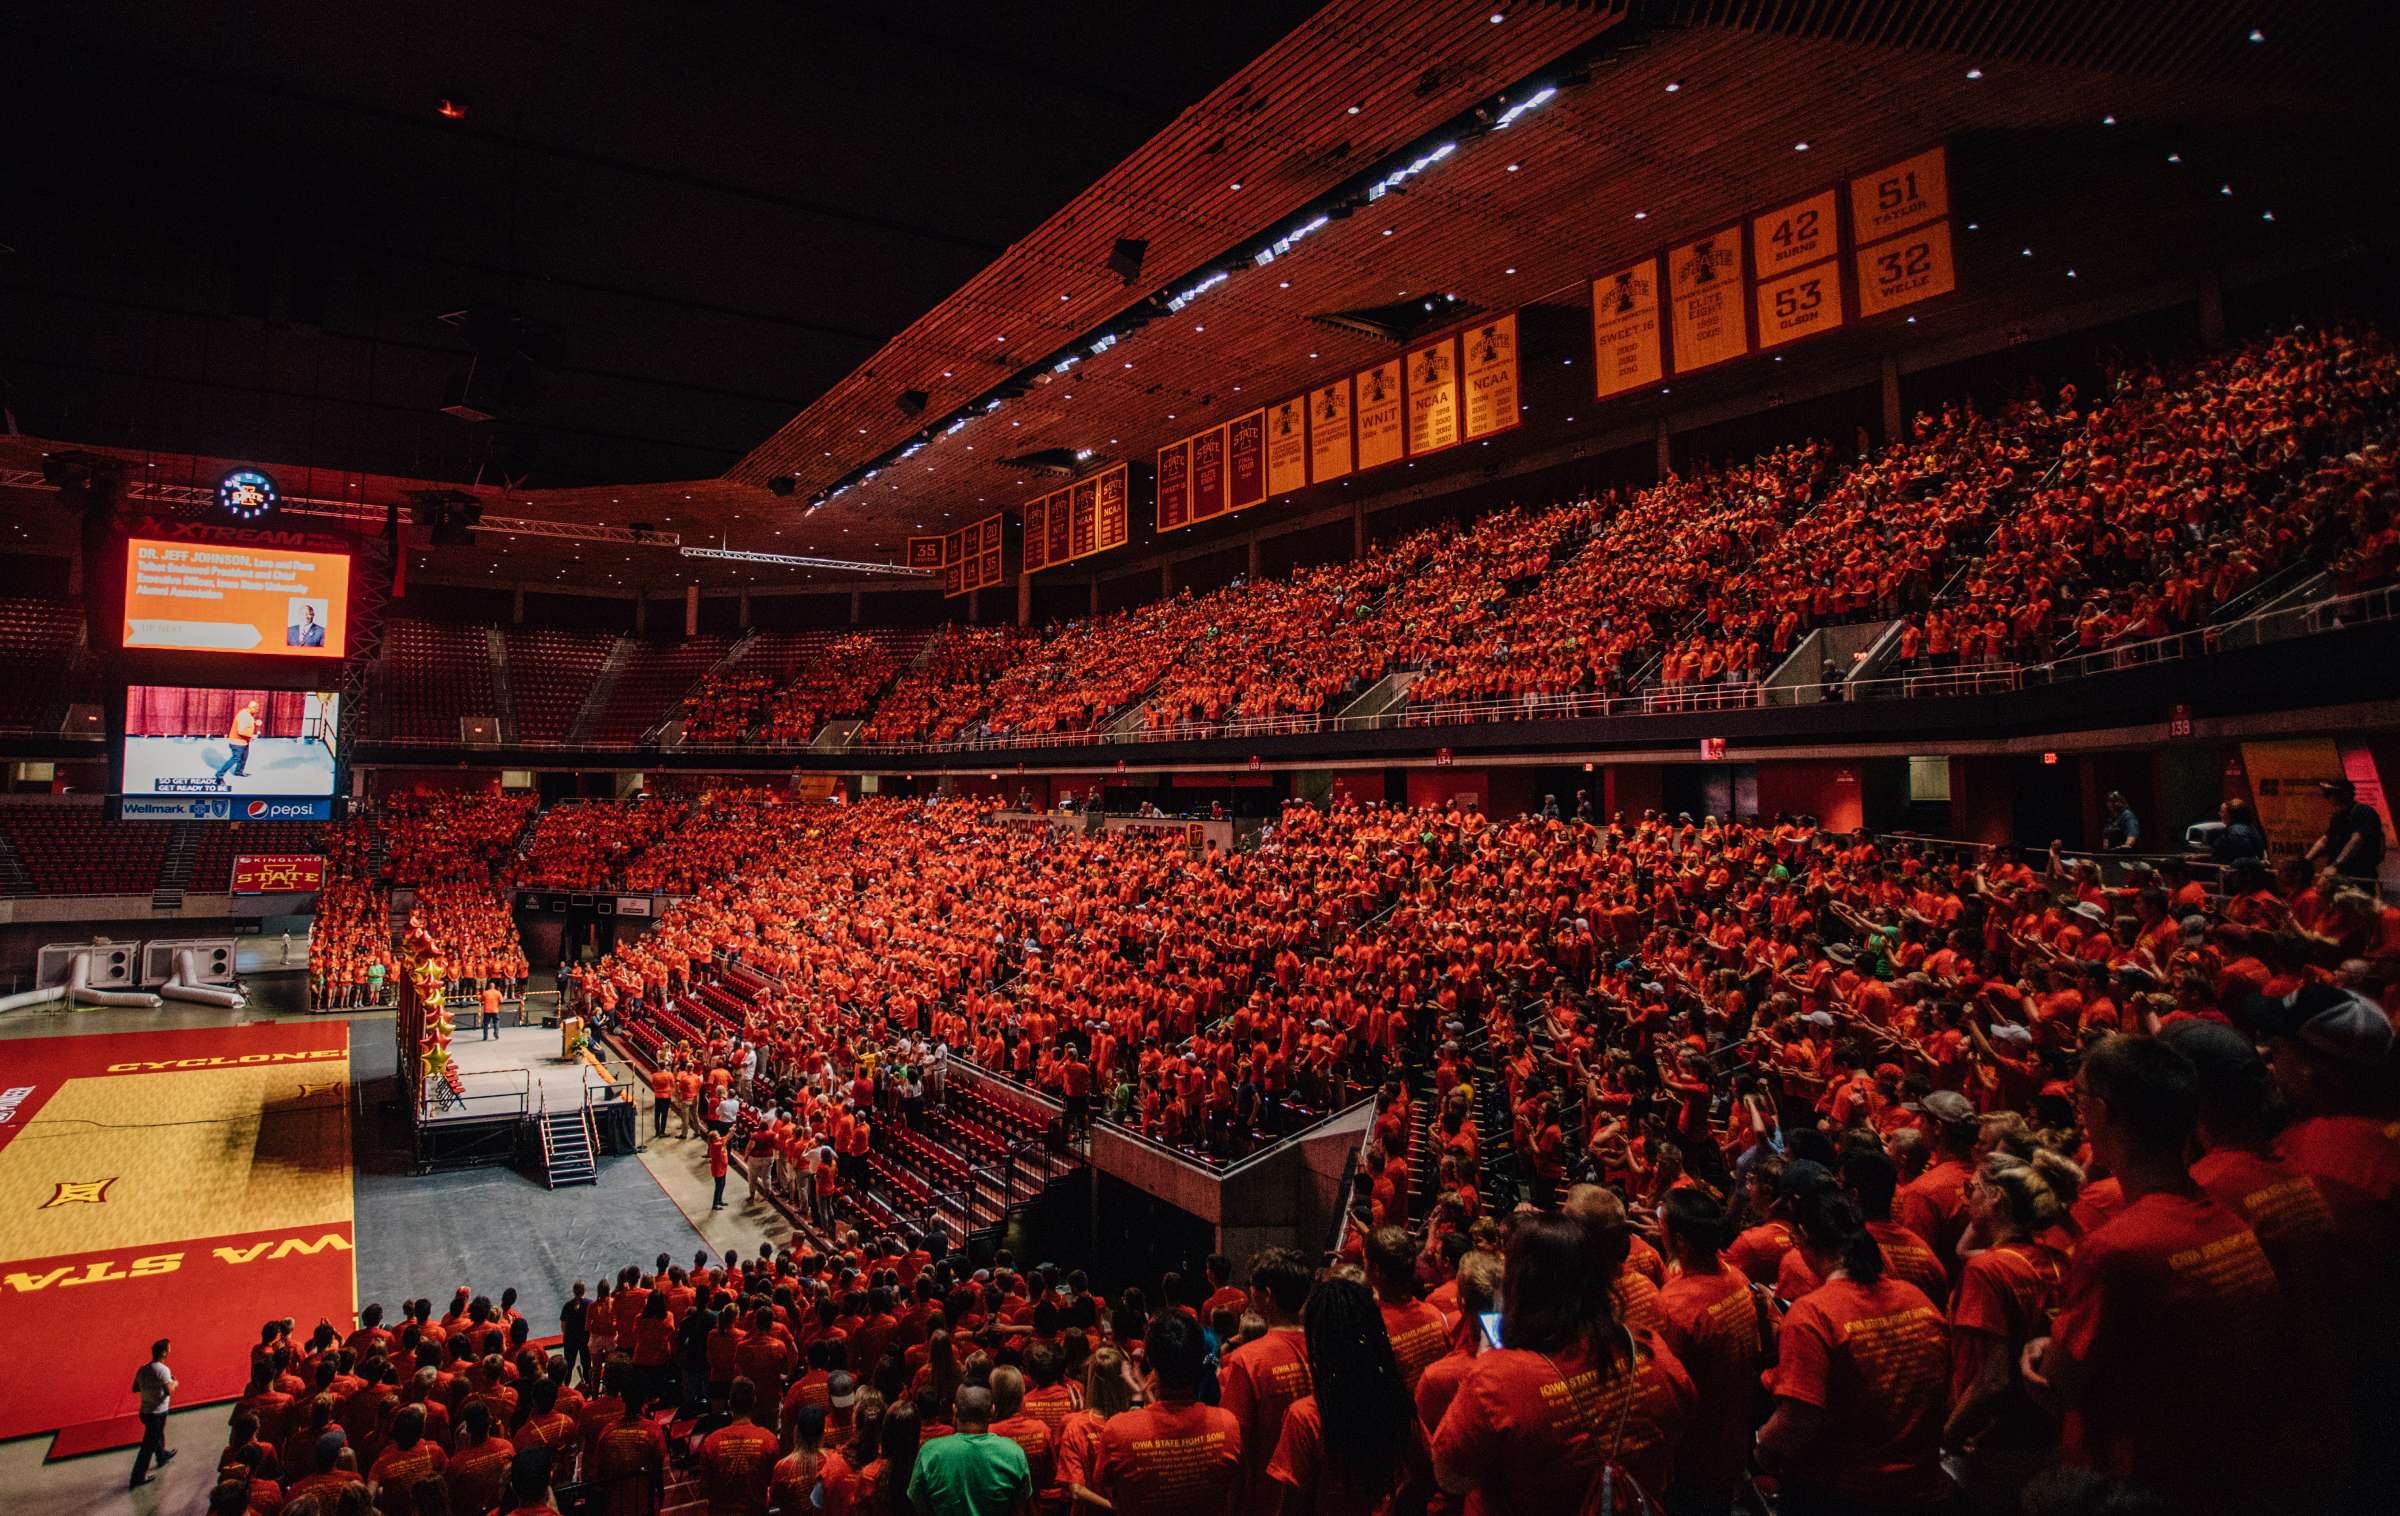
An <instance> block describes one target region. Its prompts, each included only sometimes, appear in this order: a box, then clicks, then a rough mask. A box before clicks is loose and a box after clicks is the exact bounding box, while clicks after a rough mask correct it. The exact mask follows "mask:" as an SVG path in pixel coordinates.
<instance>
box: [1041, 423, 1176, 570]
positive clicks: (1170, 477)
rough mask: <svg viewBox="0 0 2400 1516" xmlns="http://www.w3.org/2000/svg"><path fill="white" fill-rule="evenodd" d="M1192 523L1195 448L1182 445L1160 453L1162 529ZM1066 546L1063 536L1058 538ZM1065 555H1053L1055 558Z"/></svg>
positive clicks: (1159, 508) (1159, 513) (1159, 521)
mask: <svg viewBox="0 0 2400 1516" xmlns="http://www.w3.org/2000/svg"><path fill="white" fill-rule="evenodd" d="M1191 521H1192V445H1191V443H1189V442H1178V443H1176V444H1174V445H1173V446H1172V447H1162V448H1160V449H1159V450H1158V529H1159V530H1160V531H1162V532H1171V531H1174V530H1175V529H1176V528H1177V527H1182V526H1189V525H1191ZM1053 540H1054V541H1057V542H1059V544H1060V545H1061V546H1064V541H1063V534H1062V535H1061V537H1059V538H1054V539H1053ZM1062 556H1064V555H1063V554H1060V553H1056V552H1053V553H1052V554H1051V557H1053V558H1058V557H1062Z"/></svg>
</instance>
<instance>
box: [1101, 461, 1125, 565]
mask: <svg viewBox="0 0 2400 1516" xmlns="http://www.w3.org/2000/svg"><path fill="white" fill-rule="evenodd" d="M1130 482H1131V475H1130V473H1129V472H1128V471H1127V469H1126V467H1125V465H1124V464H1122V463H1120V464H1118V465H1117V466H1116V467H1115V468H1112V469H1110V470H1108V471H1107V472H1106V473H1104V474H1102V475H1101V476H1100V477H1099V478H1098V479H1097V480H1096V481H1094V483H1095V484H1096V485H1097V487H1098V489H1099V492H1100V524H1099V533H1100V537H1099V540H1098V541H1096V542H1094V543H1093V544H1092V551H1094V552H1096V553H1105V552H1107V551H1108V550H1109V549H1110V548H1112V547H1123V546H1124V545H1125V544H1126V543H1128V542H1130V541H1132V540H1133V507H1132V497H1131V494H1130V491H1129V490H1128V488H1127V486H1128V485H1129V484H1130Z"/></svg>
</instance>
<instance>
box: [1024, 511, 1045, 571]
mask: <svg viewBox="0 0 2400 1516" xmlns="http://www.w3.org/2000/svg"><path fill="white" fill-rule="evenodd" d="M1049 566H1050V497H1049V496H1048V495H1044V496H1042V497H1041V498H1040V499H1039V500H1028V501H1027V502H1025V572H1026V573H1028V574H1037V573H1040V572H1041V571H1042V570H1043V569H1045V568H1048V567H1049Z"/></svg>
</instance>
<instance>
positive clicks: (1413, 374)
mask: <svg viewBox="0 0 2400 1516" xmlns="http://www.w3.org/2000/svg"><path fill="white" fill-rule="evenodd" d="M1457 445H1458V340H1457V339H1456V338H1454V337H1444V338H1443V339H1442V340H1441V341H1439V342H1434V343H1429V344H1427V345H1426V346H1424V347H1421V348H1418V349H1417V350H1416V351H1415V352H1413V353H1410V354H1409V355H1408V450H1409V452H1410V453H1411V454H1416V453H1438V452H1440V451H1441V450H1442V449H1443V448H1446V447H1455V446H1457Z"/></svg>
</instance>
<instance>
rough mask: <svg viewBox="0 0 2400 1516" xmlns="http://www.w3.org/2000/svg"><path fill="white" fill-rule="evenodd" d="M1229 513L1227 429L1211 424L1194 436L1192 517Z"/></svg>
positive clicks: (1204, 517) (1203, 519)
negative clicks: (1226, 477)
mask: <svg viewBox="0 0 2400 1516" xmlns="http://www.w3.org/2000/svg"><path fill="white" fill-rule="evenodd" d="M1224 514H1225V428H1223V427H1221V426H1216V427H1210V428H1209V429H1208V430H1207V431H1205V432H1202V433H1201V434H1200V435H1199V436H1197V437H1194V438H1193V439H1192V520H1193V521H1194V522H1195V523H1198V522H1202V521H1209V520H1213V519H1215V518H1216V517H1218V516H1222V515H1224Z"/></svg>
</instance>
